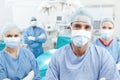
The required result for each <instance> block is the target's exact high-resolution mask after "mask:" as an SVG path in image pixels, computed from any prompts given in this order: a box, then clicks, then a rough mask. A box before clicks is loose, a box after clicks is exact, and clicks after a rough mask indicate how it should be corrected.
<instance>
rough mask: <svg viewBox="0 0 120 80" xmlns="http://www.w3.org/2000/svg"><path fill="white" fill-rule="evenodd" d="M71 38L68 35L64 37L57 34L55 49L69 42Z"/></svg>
mask: <svg viewBox="0 0 120 80" xmlns="http://www.w3.org/2000/svg"><path fill="white" fill-rule="evenodd" d="M70 41H71V38H70V37H66V36H58V38H57V44H56V49H58V48H60V47H62V46H64V45H66V44H68V43H70Z"/></svg>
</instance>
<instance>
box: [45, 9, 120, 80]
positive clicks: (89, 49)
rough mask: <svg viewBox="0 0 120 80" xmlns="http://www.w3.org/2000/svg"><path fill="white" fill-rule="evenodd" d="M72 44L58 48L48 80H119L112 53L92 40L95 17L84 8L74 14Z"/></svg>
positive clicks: (51, 64)
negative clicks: (93, 18) (94, 43)
mask: <svg viewBox="0 0 120 80" xmlns="http://www.w3.org/2000/svg"><path fill="white" fill-rule="evenodd" d="M70 23H71V25H70V26H71V43H70V44H67V45H65V46H63V47H61V48H59V49H58V50H57V51H56V52H55V54H54V56H53V57H52V59H51V62H50V63H49V66H48V70H47V73H46V77H45V80H103V79H104V80H120V78H119V73H118V70H117V68H116V64H115V61H114V59H113V58H112V56H111V55H110V54H109V52H108V51H107V50H106V49H104V48H101V47H99V46H96V45H93V44H92V43H90V39H91V32H92V29H93V26H92V23H93V20H92V17H91V15H90V13H88V12H87V11H86V10H85V9H84V8H80V9H78V10H77V11H75V12H74V13H73V14H72V15H71V20H70Z"/></svg>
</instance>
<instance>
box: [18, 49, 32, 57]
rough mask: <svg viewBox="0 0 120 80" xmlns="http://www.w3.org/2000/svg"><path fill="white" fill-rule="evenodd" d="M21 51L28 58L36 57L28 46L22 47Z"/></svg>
mask: <svg viewBox="0 0 120 80" xmlns="http://www.w3.org/2000/svg"><path fill="white" fill-rule="evenodd" d="M20 52H21V53H23V54H24V55H25V56H26V58H34V55H33V53H32V52H31V51H30V50H29V49H27V48H20Z"/></svg>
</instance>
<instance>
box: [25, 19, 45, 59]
mask: <svg viewBox="0 0 120 80" xmlns="http://www.w3.org/2000/svg"><path fill="white" fill-rule="evenodd" d="M30 23H31V26H30V27H29V28H28V29H27V30H26V31H25V32H24V33H23V38H24V43H25V44H27V45H28V48H29V49H30V50H31V51H32V52H33V54H34V56H35V58H37V57H38V56H39V55H41V54H42V53H43V52H44V50H43V47H42V44H43V43H45V42H46V39H47V36H46V33H45V31H44V29H42V28H40V27H38V26H37V19H36V18H35V17H31V20H30Z"/></svg>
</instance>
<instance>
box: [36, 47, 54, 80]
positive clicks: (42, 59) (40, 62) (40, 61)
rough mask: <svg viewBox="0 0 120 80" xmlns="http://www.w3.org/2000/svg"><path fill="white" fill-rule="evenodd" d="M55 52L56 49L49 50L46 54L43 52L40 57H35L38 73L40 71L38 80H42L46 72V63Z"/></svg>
mask: <svg viewBox="0 0 120 80" xmlns="http://www.w3.org/2000/svg"><path fill="white" fill-rule="evenodd" d="M55 51H56V49H51V50H49V51H47V52H44V54H42V55H40V56H39V57H37V62H38V65H39V71H40V80H44V77H45V74H46V71H47V69H48V63H47V62H48V61H49V60H50V59H51V57H52V55H53V54H54V52H55Z"/></svg>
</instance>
